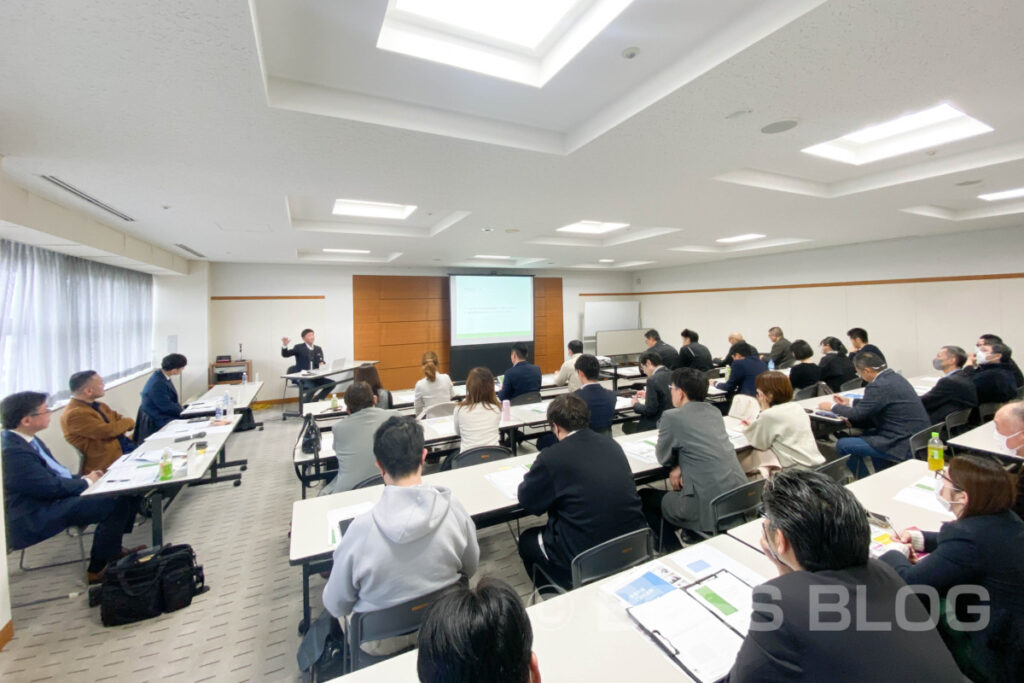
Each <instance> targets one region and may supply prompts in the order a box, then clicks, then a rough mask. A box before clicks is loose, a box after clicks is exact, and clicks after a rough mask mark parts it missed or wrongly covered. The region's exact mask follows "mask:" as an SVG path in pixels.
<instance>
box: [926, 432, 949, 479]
mask: <svg viewBox="0 0 1024 683" xmlns="http://www.w3.org/2000/svg"><path fill="white" fill-rule="evenodd" d="M945 466H946V444H944V443H942V439H940V438H939V433H938V432H932V438H930V439H928V469H929V470H931V471H932V472H938V471H939V470H941V469H942V468H943V467H945Z"/></svg>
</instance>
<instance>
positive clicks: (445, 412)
mask: <svg viewBox="0 0 1024 683" xmlns="http://www.w3.org/2000/svg"><path fill="white" fill-rule="evenodd" d="M454 414H455V404H454V403H452V402H451V401H445V402H444V403H435V404H434V405H432V406H427V407H426V408H424V409H423V412H422V413H420V417H419V419H421V420H426V419H427V418H430V417H448V416H449V415H454Z"/></svg>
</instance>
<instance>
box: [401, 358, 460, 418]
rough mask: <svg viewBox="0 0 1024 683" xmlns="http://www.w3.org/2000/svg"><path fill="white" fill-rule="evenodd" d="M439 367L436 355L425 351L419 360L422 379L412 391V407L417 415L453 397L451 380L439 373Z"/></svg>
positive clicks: (453, 391)
mask: <svg viewBox="0 0 1024 683" xmlns="http://www.w3.org/2000/svg"><path fill="white" fill-rule="evenodd" d="M439 365H440V362H439V361H438V359H437V354H436V353H434V352H433V351H427V352H426V353H424V354H423V358H422V359H421V360H420V366H421V367H422V368H423V379H421V380H419V381H418V382H416V386H415V387H414V388H413V390H412V396H413V399H412V407H413V410H414V411H415V413H416V414H417V415H421V414H422V413H423V411H424V410H426V409H427V408H429V407H430V406H432V405H436V404H438V403H445V402H447V401H450V400H452V398H454V397H455V387H453V386H452V378H451V377H449V376H448V375H446V374H444V373H443V372H439V371H438V366H439Z"/></svg>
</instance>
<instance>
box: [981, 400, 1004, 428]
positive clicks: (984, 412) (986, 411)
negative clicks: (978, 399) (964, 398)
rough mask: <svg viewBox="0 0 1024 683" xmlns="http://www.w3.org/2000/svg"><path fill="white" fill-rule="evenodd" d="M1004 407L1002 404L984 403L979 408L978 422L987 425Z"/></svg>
mask: <svg viewBox="0 0 1024 683" xmlns="http://www.w3.org/2000/svg"><path fill="white" fill-rule="evenodd" d="M1002 407H1003V404H1002V403H982V404H981V405H980V406H978V422H979V423H980V424H985V423H986V422H988V421H989V420H991V419H992V418H993V417H995V416H996V411H997V410H999V409H1000V408H1002Z"/></svg>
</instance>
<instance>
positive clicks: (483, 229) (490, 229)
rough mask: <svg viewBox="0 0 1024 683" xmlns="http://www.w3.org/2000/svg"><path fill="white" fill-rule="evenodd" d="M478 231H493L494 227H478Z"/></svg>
mask: <svg viewBox="0 0 1024 683" xmlns="http://www.w3.org/2000/svg"><path fill="white" fill-rule="evenodd" d="M480 232H494V228H480Z"/></svg>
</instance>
